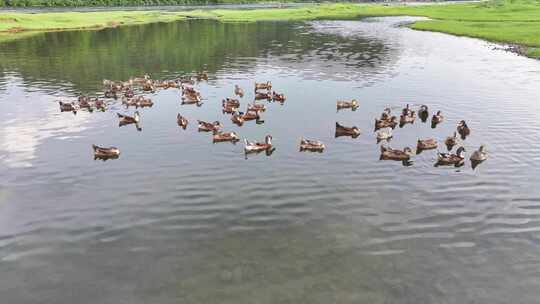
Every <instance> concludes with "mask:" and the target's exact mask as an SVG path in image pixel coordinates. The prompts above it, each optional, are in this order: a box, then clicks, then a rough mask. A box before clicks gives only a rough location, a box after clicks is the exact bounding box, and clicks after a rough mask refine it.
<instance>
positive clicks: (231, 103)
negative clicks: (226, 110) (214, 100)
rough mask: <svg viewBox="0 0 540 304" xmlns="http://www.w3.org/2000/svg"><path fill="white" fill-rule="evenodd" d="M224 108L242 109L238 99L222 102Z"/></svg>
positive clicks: (226, 99)
mask: <svg viewBox="0 0 540 304" xmlns="http://www.w3.org/2000/svg"><path fill="white" fill-rule="evenodd" d="M221 105H222V106H224V107H225V106H227V107H236V108H238V107H240V101H239V100H238V99H232V98H228V97H227V98H225V99H223V100H222V101H221Z"/></svg>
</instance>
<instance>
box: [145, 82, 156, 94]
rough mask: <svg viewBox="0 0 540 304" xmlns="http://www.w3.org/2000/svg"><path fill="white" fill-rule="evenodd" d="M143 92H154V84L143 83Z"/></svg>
mask: <svg viewBox="0 0 540 304" xmlns="http://www.w3.org/2000/svg"><path fill="white" fill-rule="evenodd" d="M142 89H143V91H145V92H155V91H156V88H155V87H154V83H145V84H144V85H143V86H142Z"/></svg>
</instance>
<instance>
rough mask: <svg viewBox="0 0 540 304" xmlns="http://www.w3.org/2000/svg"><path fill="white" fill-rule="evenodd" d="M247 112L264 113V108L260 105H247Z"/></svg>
mask: <svg viewBox="0 0 540 304" xmlns="http://www.w3.org/2000/svg"><path fill="white" fill-rule="evenodd" d="M247 110H248V111H255V112H264V111H266V106H265V105H264V104H262V103H249V104H248V106H247Z"/></svg>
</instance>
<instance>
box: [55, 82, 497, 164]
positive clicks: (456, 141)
mask: <svg viewBox="0 0 540 304" xmlns="http://www.w3.org/2000/svg"><path fill="white" fill-rule="evenodd" d="M207 80H208V74H207V73H204V72H203V73H198V74H196V75H194V76H182V77H179V78H176V79H173V80H165V81H162V80H154V79H151V78H150V76H148V75H145V76H144V77H137V78H131V79H129V80H128V81H111V80H104V81H103V86H104V97H105V98H106V99H109V100H119V99H120V100H121V102H122V105H124V106H125V107H126V108H130V107H133V108H135V111H134V112H133V115H125V114H121V113H117V116H118V123H119V126H124V125H131V124H133V125H135V127H136V128H137V130H139V131H141V130H142V129H141V128H140V126H139V124H140V121H141V114H140V112H139V109H143V108H146V107H152V106H153V105H154V103H153V101H152V100H151V99H150V98H147V97H145V96H144V95H143V94H144V93H149V92H151V93H155V92H156V91H157V90H159V89H169V88H176V89H179V90H181V92H182V95H181V103H182V104H194V105H197V106H201V105H202V103H203V102H202V100H203V98H202V95H201V93H200V92H199V91H198V90H197V89H196V87H195V86H196V84H197V83H199V82H201V81H207ZM254 93H255V100H254V101H253V102H251V103H247V105H246V107H245V109H246V110H245V111H244V112H242V111H240V110H239V109H240V107H241V104H240V98H243V97H244V90H243V89H242V88H240V87H239V86H238V85H235V86H234V95H235V97H233V98H229V97H227V98H225V99H223V100H222V113H223V114H224V115H225V114H227V115H230V119H231V121H232V122H233V123H234V124H236V125H238V126H242V125H243V124H244V123H245V122H247V121H251V120H254V121H255V122H256V123H258V124H259V123H263V122H264V121H263V120H262V119H261V115H260V114H261V112H264V111H266V105H265V103H263V102H262V101H267V102H279V103H281V104H283V103H284V102H285V101H286V97H285V95H284V94H280V93H277V92H275V91H273V87H272V83H271V82H270V81H267V82H265V83H257V82H256V83H255V85H254ZM108 104H109V103H108V102H106V101H105V100H103V99H100V98H96V97H94V98H92V97H88V96H80V97H78V99H77V101H72V102H63V101H59V105H60V111H61V112H73V113H74V114H76V113H77V112H78V111H80V110H86V111H90V112H92V111H94V110H98V111H106V110H107V105H108ZM358 107H359V103H358V101H357V100H355V99H353V100H350V101H337V103H336V108H337V110H338V111H340V110H344V109H350V110H352V111H356V110H357V109H358ZM398 115H399V118H398V116H396V115H393V114H392V110H391V109H390V108H386V109H384V111H383V112H382V114H381V115H380V117H379V118H375V128H374V132H376V137H377V143H380V142H383V141H384V142H385V144H382V145H381V147H380V149H381V154H380V159H381V160H394V161H401V162H403V165H405V166H409V165H411V164H412V157H413V156H414V155H415V154H420V153H422V152H423V151H426V150H434V149H437V148H439V143H438V142H437V140H435V139H433V138H424V139H418V141H417V143H416V153H414V152H413V150H412V149H411V148H409V147H405V148H404V149H403V150H398V149H392V148H390V147H389V145H388V143H389V142H390V140H391V139H392V138H393V137H394V135H393V132H392V130H394V129H395V128H396V126H397V125H399V126H400V127H404V126H405V125H407V124H413V123H414V122H415V120H416V119H417V116H418V118H419V119H420V120H421V121H422V122H424V123H425V122H427V121H428V119H429V117H430V112H429V109H428V107H427V106H426V105H421V106H420V107H419V108H418V109H417V111H414V110H412V109H411V108H410V107H409V105H408V104H407V106H406V107H405V108H403V109H402V110H401V113H399V114H398ZM444 120H445V118H444V116H443V114H442V113H441V111H438V112H436V113H435V114H433V116H431V127H432V128H433V129H435V128H436V126H437V125H438V124H440V123H443V122H444ZM176 121H177V124H178V126H179V127H180V128H182V129H184V130H185V129H186V128H187V126H188V124H189V123H190V119H188V118H187V117H185V116H182V115H181V114H180V113H178V114H177V116H176ZM197 124H198V131H199V132H209V133H212V140H213V142H214V143H217V142H233V143H236V142H238V141H240V135H239V134H238V133H236V132H226V131H223V130H222V129H223V124H222V123H221V122H219V121H214V122H207V121H202V120H197ZM470 133H471V130H470V128H469V127H468V125H467V123H466V122H465V121H464V120H462V121H460V122H459V123H458V125H457V128H456V131H455V132H454V133H453V135H451V136H449V137H447V138H446V140H445V141H444V145H445V146H446V148H447V149H448V152H446V153H442V152H437V159H436V162H435V166H436V167H437V166H455V167H461V166H463V165H464V164H465V152H466V151H465V148H464V147H463V146H461V145H460V142H461V141H464V140H465V139H466V138H467V137H468V136H469V135H470ZM360 134H361V130H360V129H359V128H358V127H356V126H345V125H342V124H340V123H338V122H336V129H335V137H340V136H348V137H352V138H356V137H358V136H359V135H360ZM458 134H459V135H460V137H459V138H458ZM455 146H459V147H458V148H457V149H456V151H455V152H453V153H452V152H451V151H452V150H453V148H454V147H455ZM92 148H93V151H94V157H95V159H101V160H108V159H116V158H118V157H119V156H120V149H119V148H117V147H101V146H97V145H93V146H92ZM325 149H326V146H325V144H324V143H322V142H321V141H319V140H314V139H305V138H301V139H300V143H299V150H300V151H301V152H303V151H308V152H319V153H322V152H324V150H325ZM274 150H275V147H274V145H273V144H272V136H271V135H267V136H266V137H265V138H264V141H260V142H259V141H249V140H248V139H244V153H245V154H246V155H247V154H250V153H260V152H266V153H267V154H268V155H269V154H271V153H272V152H273V151H274ZM469 159H470V161H471V165H472V167H473V169H474V168H475V167H476V166H478V164H480V163H482V162H483V161H485V160H486V159H487V151H486V150H485V147H484V146H483V145H482V146H480V148H479V149H478V150H476V151H474V152H473V153H472V154H471V155H470V158H469Z"/></svg>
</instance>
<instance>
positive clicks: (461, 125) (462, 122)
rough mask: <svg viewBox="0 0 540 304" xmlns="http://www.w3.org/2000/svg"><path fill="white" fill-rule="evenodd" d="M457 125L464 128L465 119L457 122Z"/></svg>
mask: <svg viewBox="0 0 540 304" xmlns="http://www.w3.org/2000/svg"><path fill="white" fill-rule="evenodd" d="M458 127H461V128H465V127H467V123H466V122H465V120H462V121H460V122H459V123H458Z"/></svg>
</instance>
